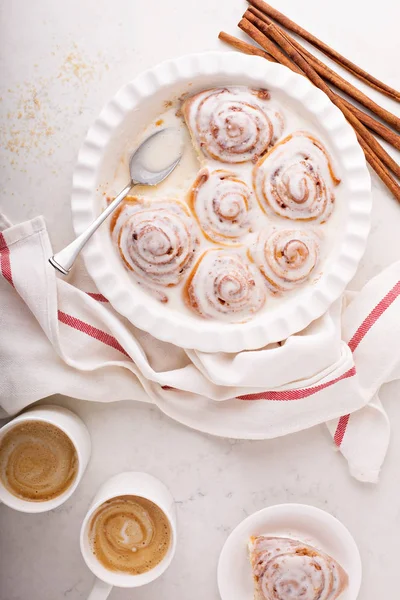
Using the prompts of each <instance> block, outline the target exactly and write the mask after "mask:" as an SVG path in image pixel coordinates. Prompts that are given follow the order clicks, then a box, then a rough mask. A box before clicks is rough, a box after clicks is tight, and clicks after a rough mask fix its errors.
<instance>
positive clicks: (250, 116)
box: [183, 86, 284, 163]
mask: <svg viewBox="0 0 400 600" xmlns="http://www.w3.org/2000/svg"><path fill="white" fill-rule="evenodd" d="M183 114H184V116H185V119H186V123H187V125H188V127H189V130H190V132H191V135H192V138H193V141H194V143H195V145H196V147H197V149H198V151H199V152H201V153H202V154H203V155H204V156H206V157H208V158H213V159H216V160H219V161H223V162H226V163H241V162H246V161H250V160H257V158H258V157H259V156H260V155H261V154H262V153H263V152H265V150H266V149H267V148H268V147H269V146H270V145H271V144H273V143H274V142H275V141H276V140H277V139H278V138H279V137H280V136H281V135H282V131H283V127H284V125H283V117H282V115H281V114H280V112H279V110H277V109H276V107H274V105H273V104H272V103H271V101H270V100H269V93H268V92H267V91H266V90H252V89H250V88H246V87H241V86H237V87H228V88H217V89H211V90H205V91H204V92H200V93H199V94H197V95H195V96H192V97H191V98H189V99H188V100H186V102H185V103H184V106H183Z"/></svg>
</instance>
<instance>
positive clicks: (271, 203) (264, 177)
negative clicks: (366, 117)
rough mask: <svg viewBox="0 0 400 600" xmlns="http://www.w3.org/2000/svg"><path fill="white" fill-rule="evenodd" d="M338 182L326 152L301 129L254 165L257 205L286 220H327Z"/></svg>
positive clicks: (312, 137) (318, 142) (311, 136)
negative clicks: (334, 189)
mask: <svg viewBox="0 0 400 600" xmlns="http://www.w3.org/2000/svg"><path fill="white" fill-rule="evenodd" d="M339 183H340V179H339V178H338V177H337V176H336V175H335V172H334V169H333V166H332V161H331V158H330V156H329V154H328V152H327V151H326V149H325V148H324V146H323V145H322V144H321V142H320V141H318V140H317V139H316V138H315V137H314V136H313V135H311V134H310V133H307V132H305V131H297V132H295V133H293V134H291V135H289V136H288V137H286V138H285V139H284V140H282V141H280V142H279V143H278V144H276V145H275V146H274V147H273V148H272V149H271V150H270V151H269V152H268V153H267V154H266V155H265V156H263V157H262V158H260V160H259V161H258V163H257V164H256V166H255V167H254V174H253V185H254V189H255V192H256V195H257V199H258V201H259V203H260V206H261V208H262V209H263V210H264V211H265V212H266V213H272V214H276V215H279V216H281V217H286V218H288V219H294V220H302V221H318V222H319V223H324V222H325V221H327V219H328V218H329V216H330V214H331V212H332V210H333V205H334V201H335V195H334V192H333V188H334V186H336V185H338V184H339Z"/></svg>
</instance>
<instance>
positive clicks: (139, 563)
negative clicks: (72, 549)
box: [89, 496, 171, 575]
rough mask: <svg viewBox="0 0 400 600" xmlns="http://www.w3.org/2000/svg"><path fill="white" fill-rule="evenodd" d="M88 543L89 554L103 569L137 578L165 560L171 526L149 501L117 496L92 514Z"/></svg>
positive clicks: (158, 509) (160, 511)
mask: <svg viewBox="0 0 400 600" xmlns="http://www.w3.org/2000/svg"><path fill="white" fill-rule="evenodd" d="M89 541H90V545H91V548H92V552H93V554H94V555H95V556H96V558H97V560H98V561H99V562H100V563H101V564H102V565H103V566H104V567H105V568H106V569H109V570H110V571H119V572H122V573H126V574H129V575H141V574H142V573H146V572H147V571H151V569H153V568H154V567H156V566H157V565H158V564H159V563H160V562H161V561H162V560H163V558H164V557H165V555H166V553H167V551H168V548H169V546H170V542H171V526H170V524H169V521H168V519H167V517H166V516H165V514H164V513H163V511H162V510H161V508H159V507H158V506H157V505H156V504H154V503H153V502H151V501H150V500H147V499H146V498H141V497H139V496H118V497H116V498H112V499H111V500H107V502H104V504H102V505H101V506H99V508H98V509H97V510H96V512H95V513H94V515H93V517H92V519H91V521H90V524H89Z"/></svg>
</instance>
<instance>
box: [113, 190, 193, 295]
mask: <svg viewBox="0 0 400 600" xmlns="http://www.w3.org/2000/svg"><path fill="white" fill-rule="evenodd" d="M111 232H112V237H113V239H114V241H115V243H116V244H117V246H118V250H119V253H120V255H121V258H122V260H123V261H124V263H125V265H126V267H127V268H128V269H129V270H131V271H133V273H134V275H135V276H136V278H137V279H138V280H139V281H143V282H144V283H145V284H147V285H148V286H150V287H151V286H159V287H162V288H165V287H169V286H174V285H177V284H178V283H179V282H180V281H181V280H182V278H183V277H184V275H185V273H186V271H187V270H188V269H189V268H190V266H191V264H192V262H193V259H194V257H195V252H196V249H197V247H198V245H199V238H198V233H197V227H196V223H195V222H194V220H193V219H192V217H191V215H190V211H189V209H188V207H187V206H186V205H184V204H182V203H180V202H178V201H175V200H165V201H158V200H157V201H153V202H148V201H144V200H140V199H137V198H129V199H128V201H127V202H125V203H124V205H123V206H122V207H121V208H120V209H119V210H117V211H116V213H115V215H114V217H113V219H112V222H111Z"/></svg>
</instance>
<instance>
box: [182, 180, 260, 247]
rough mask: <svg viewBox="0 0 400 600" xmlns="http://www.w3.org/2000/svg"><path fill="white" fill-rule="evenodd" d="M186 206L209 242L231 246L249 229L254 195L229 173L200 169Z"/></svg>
mask: <svg viewBox="0 0 400 600" xmlns="http://www.w3.org/2000/svg"><path fill="white" fill-rule="evenodd" d="M188 203H189V206H190V208H191V209H192V211H193V213H194V214H195V216H196V218H197V221H198V223H199V225H200V227H201V228H202V230H203V233H204V235H205V236H206V237H207V238H208V239H209V240H210V241H212V242H216V243H220V244H227V245H234V244H237V243H239V242H240V241H241V238H242V237H243V236H244V235H245V234H246V233H248V232H249V231H250V230H251V212H252V209H253V194H252V192H251V190H250V188H249V187H248V185H247V184H246V183H244V181H241V180H240V179H239V178H238V177H236V175H235V174H234V173H232V172H230V171H224V170H217V171H210V170H209V169H207V168H205V169H202V170H201V171H200V172H199V174H198V176H197V178H196V180H195V182H194V183H193V185H192V188H191V190H190V192H189V198H188Z"/></svg>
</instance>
